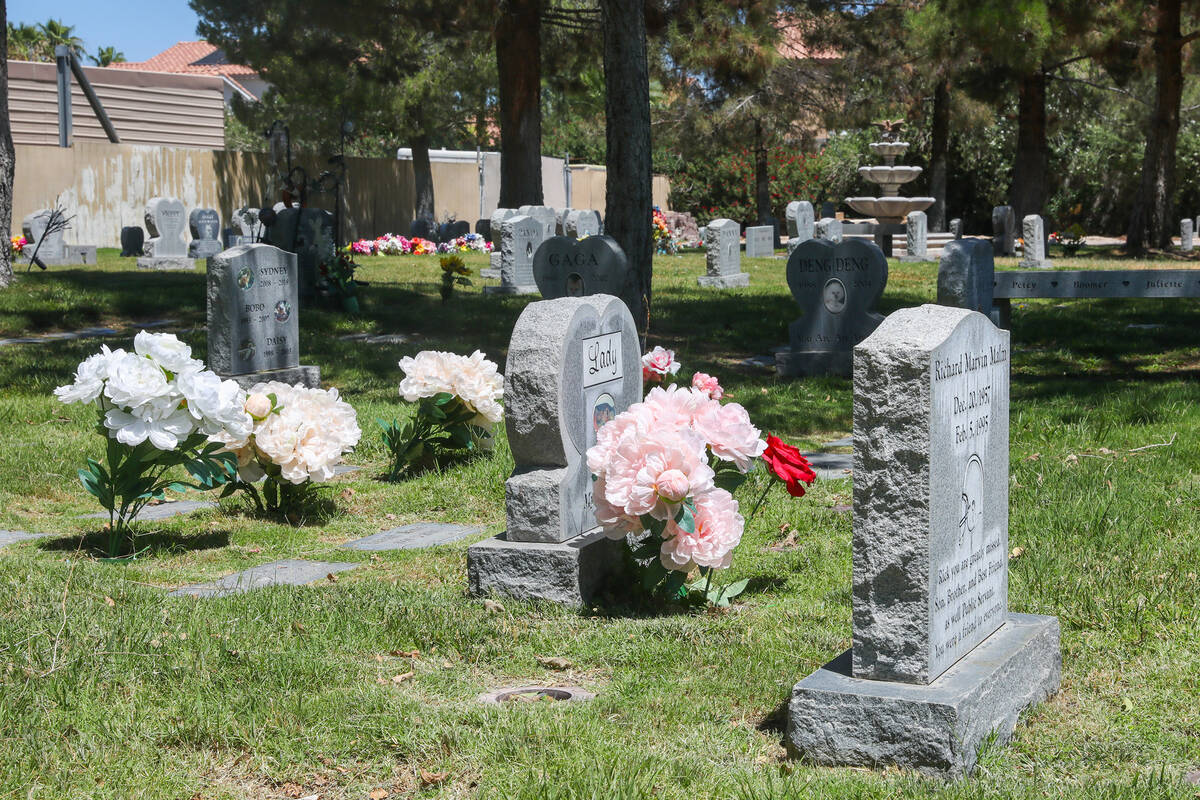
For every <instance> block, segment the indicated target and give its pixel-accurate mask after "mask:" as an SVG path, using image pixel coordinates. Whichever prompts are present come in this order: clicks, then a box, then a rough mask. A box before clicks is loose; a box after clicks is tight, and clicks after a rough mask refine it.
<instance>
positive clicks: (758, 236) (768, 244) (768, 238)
mask: <svg viewBox="0 0 1200 800" xmlns="http://www.w3.org/2000/svg"><path fill="white" fill-rule="evenodd" d="M773 255H775V228H774V227H772V226H770V225H758V226H755V227H750V228H746V258H770V257H771V256H773Z"/></svg>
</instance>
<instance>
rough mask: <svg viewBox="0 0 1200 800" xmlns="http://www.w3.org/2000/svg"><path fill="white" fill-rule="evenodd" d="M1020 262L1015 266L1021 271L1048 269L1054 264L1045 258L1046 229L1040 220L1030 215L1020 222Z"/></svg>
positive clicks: (1036, 216)
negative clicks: (1021, 242)
mask: <svg viewBox="0 0 1200 800" xmlns="http://www.w3.org/2000/svg"><path fill="white" fill-rule="evenodd" d="M1021 236H1022V240H1023V244H1022V245H1021V262H1020V263H1019V264H1018V265H1017V266H1019V267H1021V268H1022V269H1050V268H1051V267H1052V266H1054V264H1053V263H1052V262H1051V261H1050V259H1048V258H1046V229H1045V223H1043V222H1042V218H1041V217H1039V216H1038V215H1037V214H1030V215H1029V216H1027V217H1026V218H1025V219H1023V220H1021Z"/></svg>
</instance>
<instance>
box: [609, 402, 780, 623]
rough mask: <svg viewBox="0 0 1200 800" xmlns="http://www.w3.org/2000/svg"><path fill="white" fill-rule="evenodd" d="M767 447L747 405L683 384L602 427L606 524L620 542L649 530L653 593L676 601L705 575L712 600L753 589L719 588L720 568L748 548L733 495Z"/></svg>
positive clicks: (645, 549) (646, 551) (644, 554)
mask: <svg viewBox="0 0 1200 800" xmlns="http://www.w3.org/2000/svg"><path fill="white" fill-rule="evenodd" d="M766 447H767V444H766V442H764V441H763V440H762V439H760V438H759V430H758V428H756V427H754V425H753V424H751V422H750V416H749V414H747V413H746V410H745V409H744V408H742V406H740V405H738V404H737V403H728V404H725V405H722V404H721V403H720V402H719V401H717V400H714V399H713V398H712V397H710V396H709V394H708V393H706V392H704V391H702V390H700V389H685V388H680V387H678V386H671V387H669V388H667V389H663V388H662V387H655V388H653V389H651V390H650V393H649V394H648V395H647V396H646V399H645V400H644V401H643V402H641V403H635V404H633V405H632V406H630V407H629V408H628V409H627V410H625V411H623V412H622V413H621V414H618V415H617V417H616V418H615V419H613V420H612V421H611V422H609V423H608V424H606V425H605V426H604V427H602V428H600V430H599V431H598V433H597V439H596V445H595V446H594V447H592V448H591V449H589V450H588V452H587V460H588V468H589V469H590V470H591V472H592V474H593V475H595V483H594V485H593V490H594V498H595V507H596V519H597V521H598V522H599V523H600V524H601V526H602V527H603V528H604V531H605V533H606V534H607V535H608V536H609V537H611V538H614V539H620V538H625V537H626V535H627V534H630V533H634V534H638V533H641V532H643V531H649V533H650V537H649V538H648V539H647V540H646V541H645V542H644V543H643V544H642V545H641V546H640V547H639V548H638V549H637V550H636V551H635V552H634V556H635V557H636V558H639V559H647V558H652V557H653V558H655V559H656V560H654V561H652V562H650V564H649V566H648V567H647V568H646V572H645V574H644V577H643V585H645V586H646V587H647V588H651V587H654V586H657V585H659V584H660V583H662V584H663V586H664V588H665V590H666V592H667V594H668V595H676V594H678V593H679V592H680V591H681V590H682V587H683V584H684V582H685V581H686V578H687V574H688V573H689V572H690V571H691V570H692V569H693V568H695V567H699V568H700V572H701V575H702V576H703V578H704V594H705V596H706V597H707V598H708V600H709V601H710V602H714V603H718V604H726V603H728V601H729V599H730V598H732V597H733V596H734V595H736V594H737V593H738V592H739V591H740V590H741V588H744V586H745V584H744V583H742V585H741V586H740V587H739V586H737V585H733V586H728V587H721V588H719V589H717V590H713V589H712V587H711V581H712V570H714V569H723V568H725V567H728V566H729V564H730V561H731V560H732V558H733V549H734V548H735V547H736V546H737V544H738V542H740V541H741V538H742V532H743V530H744V527H745V519H744V518H743V517H742V515H741V514H740V513H739V509H738V503H737V500H735V499H734V498H733V494H732V492H733V490H735V489H736V488H737V486H738V485H740V484H741V482H742V481H743V480H744V479H745V474H746V473H748V472H749V471H750V470H751V469H752V468H753V467H754V464H755V462H756V460H757V459H758V457H759V456H760V455H762V453H763V451H764V450H765V449H766Z"/></svg>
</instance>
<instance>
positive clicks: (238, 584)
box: [167, 558, 360, 598]
mask: <svg viewBox="0 0 1200 800" xmlns="http://www.w3.org/2000/svg"><path fill="white" fill-rule="evenodd" d="M358 566H360V565H359V564H353V563H346V562H338V561H303V560H300V559H295V558H289V559H284V560H281V561H272V562H270V563H268V564H260V565H259V566H257V567H250V568H249V569H245V570H242V571H241V572H235V573H233V574H232V575H226V576H224V577H221V578H217V579H216V580H215V581H209V582H207V583H196V584H193V585H191V586H182V587H180V588H178V589H176V590H174V591H172V592H170V593H169V594H168V595H167V596H168V597H204V598H211V597H226V596H228V595H231V594H240V593H242V592H249V591H253V590H254V589H264V588H266V587H268V586H304V585H305V584H309V583H312V582H313V581H318V580H321V579H322V578H325V577H326V576H328V575H331V574H335V573H338V572H345V571H346V570H350V569H354V568H356V567H358Z"/></svg>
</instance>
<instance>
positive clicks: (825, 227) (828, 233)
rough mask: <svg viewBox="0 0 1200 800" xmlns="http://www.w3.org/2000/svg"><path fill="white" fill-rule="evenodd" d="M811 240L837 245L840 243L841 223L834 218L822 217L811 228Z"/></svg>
mask: <svg viewBox="0 0 1200 800" xmlns="http://www.w3.org/2000/svg"><path fill="white" fill-rule="evenodd" d="M813 238H814V239H822V240H824V241H826V242H832V243H834V244H837V243H838V242H840V241H842V239H843V238H844V237H843V232H842V221H841V220H840V219H836V218H834V217H824V218H822V219H821V220H819V221H818V222H817V223H816V225H814V226H813Z"/></svg>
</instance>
